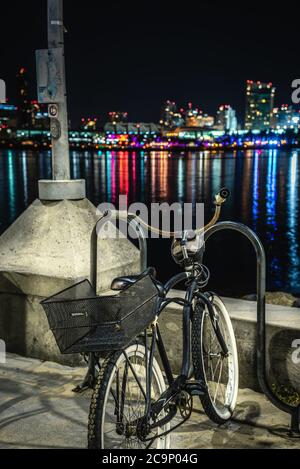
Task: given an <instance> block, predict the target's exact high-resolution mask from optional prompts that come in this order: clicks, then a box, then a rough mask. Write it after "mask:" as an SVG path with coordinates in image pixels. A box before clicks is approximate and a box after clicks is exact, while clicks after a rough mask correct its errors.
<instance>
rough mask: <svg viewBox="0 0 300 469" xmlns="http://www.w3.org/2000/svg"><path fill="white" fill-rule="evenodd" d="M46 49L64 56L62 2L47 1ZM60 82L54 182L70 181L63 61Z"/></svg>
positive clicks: (53, 172)
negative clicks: (61, 99)
mask: <svg viewBox="0 0 300 469" xmlns="http://www.w3.org/2000/svg"><path fill="white" fill-rule="evenodd" d="M48 47H49V49H56V48H62V49H63V56H64V24H63V0H48ZM61 80H62V86H63V90H64V100H63V102H61V103H59V114H58V118H57V120H58V121H59V124H60V129H61V133H60V137H59V138H58V139H54V138H53V137H52V177H53V179H54V180H68V179H70V155H69V139H68V110H67V93H66V73H65V61H63V73H62V77H61Z"/></svg>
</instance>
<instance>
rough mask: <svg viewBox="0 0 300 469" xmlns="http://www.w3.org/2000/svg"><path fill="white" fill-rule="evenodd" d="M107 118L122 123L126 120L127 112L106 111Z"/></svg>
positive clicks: (114, 122) (115, 122)
mask: <svg viewBox="0 0 300 469" xmlns="http://www.w3.org/2000/svg"><path fill="white" fill-rule="evenodd" d="M108 120H109V122H112V123H113V124H118V123H120V124H123V123H125V122H127V121H128V112H123V111H112V112H109V113H108Z"/></svg>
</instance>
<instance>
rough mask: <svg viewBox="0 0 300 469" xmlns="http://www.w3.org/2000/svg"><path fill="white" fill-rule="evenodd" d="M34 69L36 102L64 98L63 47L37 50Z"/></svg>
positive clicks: (58, 101) (48, 101) (61, 99)
mask: <svg viewBox="0 0 300 469" xmlns="http://www.w3.org/2000/svg"><path fill="white" fill-rule="evenodd" d="M36 71H37V93H38V102H39V103H44V104H50V103H62V102H63V101H64V99H65V95H64V55H63V49H62V48H61V47H58V48H56V49H42V50H37V51H36Z"/></svg>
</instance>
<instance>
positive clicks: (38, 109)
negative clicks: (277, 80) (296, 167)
mask: <svg viewBox="0 0 300 469" xmlns="http://www.w3.org/2000/svg"><path fill="white" fill-rule="evenodd" d="M16 87H17V100H16V102H14V103H12V102H10V101H9V99H8V101H7V103H6V104H0V146H2V147H7V146H9V147H12V148H13V147H22V148H48V147H50V145H51V139H50V131H49V122H50V121H49V117H48V108H47V106H46V105H42V104H39V103H38V102H37V101H36V100H34V99H31V97H30V93H29V86H28V77H27V71H26V69H25V68H20V70H19V71H18V73H17V76H16ZM244 92H245V118H244V122H239V121H238V118H237V113H236V110H235V109H234V108H233V107H232V106H231V105H230V104H228V103H227V104H220V106H219V107H218V109H216V112H215V115H209V114H207V113H206V112H205V110H203V109H201V107H198V106H194V105H193V103H192V102H189V103H187V104H186V105H178V104H177V103H176V102H174V101H170V100H167V101H166V102H165V103H163V105H162V107H161V110H160V111H159V109H158V122H130V118H129V116H128V113H127V112H126V111H121V110H120V111H116V110H112V111H111V112H109V113H108V115H107V116H106V117H105V116H101V114H100V113H99V116H98V117H94V116H93V117H92V116H90V117H88V116H84V117H82V119H81V120H80V122H79V123H72V122H69V142H70V147H71V148H79V149H112V148H116V149H118V148H127V149H150V150H151V149H154V150H155V149H176V148H178V149H186V148H191V149H193V148H195V149H213V150H214V149H219V148H233V149H237V148H276V147H282V146H298V145H299V143H300V133H299V131H300V111H299V109H295V108H294V107H293V106H292V105H290V104H283V103H277V102H276V88H275V86H274V85H273V84H272V83H271V82H269V83H263V82H261V81H252V80H248V81H247V82H246V84H245V91H244ZM96 113H97V111H96V110H95V114H96Z"/></svg>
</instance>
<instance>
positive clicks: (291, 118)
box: [271, 104, 300, 130]
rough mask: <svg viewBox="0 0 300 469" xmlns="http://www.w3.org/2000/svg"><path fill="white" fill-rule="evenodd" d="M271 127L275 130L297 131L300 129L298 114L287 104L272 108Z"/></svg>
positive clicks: (299, 116) (299, 113)
mask: <svg viewBox="0 0 300 469" xmlns="http://www.w3.org/2000/svg"><path fill="white" fill-rule="evenodd" d="M271 127H272V129H275V130H287V129H298V128H299V127H300V112H299V111H296V110H295V109H293V107H292V106H289V105H288V104H282V105H281V106H280V107H276V108H274V109H273V112H272V117H271Z"/></svg>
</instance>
